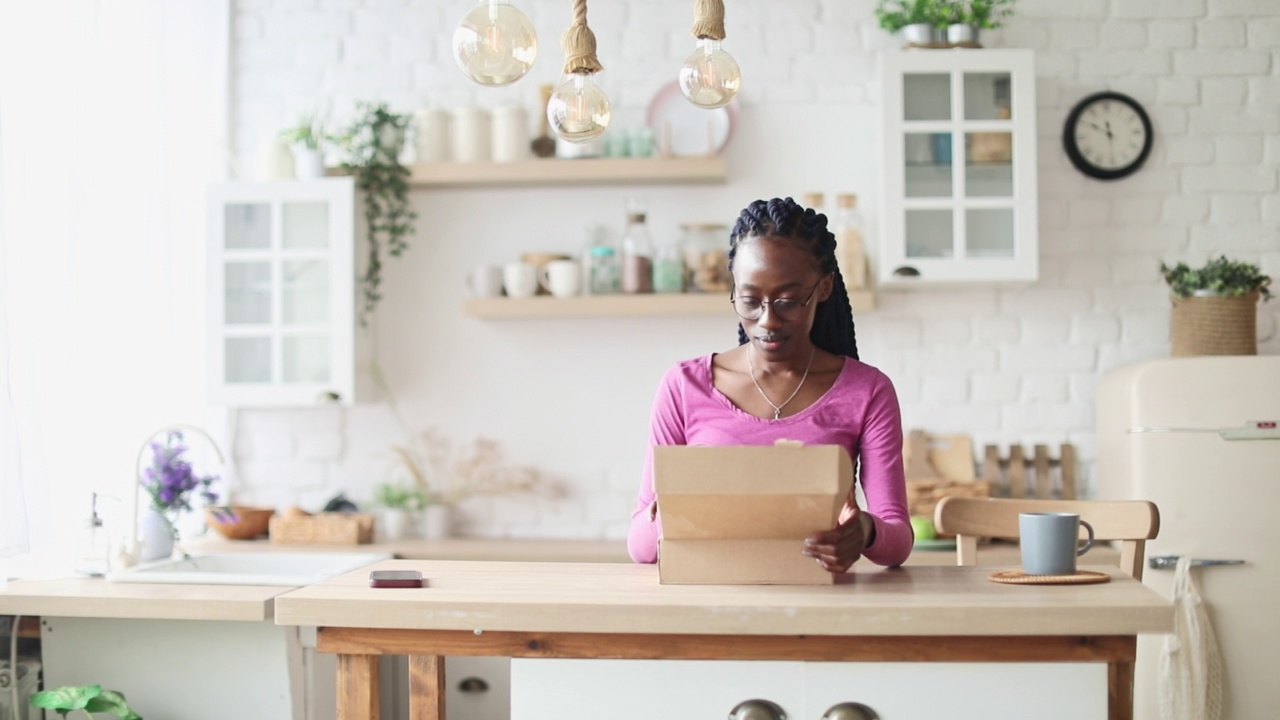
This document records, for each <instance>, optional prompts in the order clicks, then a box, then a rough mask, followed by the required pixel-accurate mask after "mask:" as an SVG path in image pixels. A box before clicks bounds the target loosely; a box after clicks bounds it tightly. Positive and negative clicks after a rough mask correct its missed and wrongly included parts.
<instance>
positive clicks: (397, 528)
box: [378, 508, 409, 540]
mask: <svg viewBox="0 0 1280 720" xmlns="http://www.w3.org/2000/svg"><path fill="white" fill-rule="evenodd" d="M408 527H409V511H408V510H399V509H395V508H386V509H384V510H383V511H382V513H381V514H380V515H379V517H378V535H379V536H380V537H381V538H382V539H383V540H399V539H401V538H403V537H404V535H405V530H406V529H407V528H408Z"/></svg>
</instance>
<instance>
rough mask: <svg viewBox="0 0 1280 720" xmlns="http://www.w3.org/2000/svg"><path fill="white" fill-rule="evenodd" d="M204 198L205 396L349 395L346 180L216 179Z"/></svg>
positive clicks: (350, 204) (260, 399) (265, 400)
mask: <svg viewBox="0 0 1280 720" xmlns="http://www.w3.org/2000/svg"><path fill="white" fill-rule="evenodd" d="M208 205H209V219H208V227H209V238H208V248H209V252H208V259H209V267H208V288H209V301H208V308H209V312H208V321H207V326H208V328H207V333H206V338H207V344H208V358H209V360H208V372H209V390H210V402H211V403H213V404H217V405H230V406H276V407H281V406H284V407H298V406H308V405H314V404H316V403H317V402H333V401H335V400H336V401H338V402H348V403H349V402H352V401H353V400H354V398H353V396H354V394H355V352H356V348H355V325H354V323H355V320H354V315H355V303H354V282H355V267H354V252H355V225H354V205H355V189H354V185H353V181H352V179H351V178H331V179H324V180H313V181H284V182H255V183H249V182H232V183H220V184H217V185H214V186H212V187H211V188H210V189H209V194H208Z"/></svg>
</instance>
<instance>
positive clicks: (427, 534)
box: [418, 505, 452, 540]
mask: <svg viewBox="0 0 1280 720" xmlns="http://www.w3.org/2000/svg"><path fill="white" fill-rule="evenodd" d="M451 523H452V516H451V513H450V510H449V506H448V505H428V506H426V507H425V508H423V510H422V519H421V520H419V521H418V534H419V535H421V536H422V537H423V538H425V539H427V540H441V539H443V538H447V537H449V532H450V530H451V529H452V528H451Z"/></svg>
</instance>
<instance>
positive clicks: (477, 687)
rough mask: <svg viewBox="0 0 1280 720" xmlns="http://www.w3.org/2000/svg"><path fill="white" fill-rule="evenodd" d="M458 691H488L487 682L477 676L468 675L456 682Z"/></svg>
mask: <svg viewBox="0 0 1280 720" xmlns="http://www.w3.org/2000/svg"><path fill="white" fill-rule="evenodd" d="M458 691H459V692H464V693H482V692H489V683H487V682H485V681H484V680H481V679H480V678H478V677H469V678H465V679H463V680H462V681H461V682H459V683H458Z"/></svg>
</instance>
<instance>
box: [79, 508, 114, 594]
mask: <svg viewBox="0 0 1280 720" xmlns="http://www.w3.org/2000/svg"><path fill="white" fill-rule="evenodd" d="M90 508H91V509H90V514H89V519H88V520H86V521H85V524H84V529H83V530H82V531H81V535H80V537H79V538H78V539H77V541H76V567H75V570H76V572H77V573H79V574H81V575H89V576H91V577H101V576H103V575H106V574H107V570H108V569H109V567H108V558H109V557H110V549H111V547H110V540H109V539H108V537H107V530H106V528H104V527H103V526H102V518H101V517H99V516H98V493H93V503H92V505H91V506H90Z"/></svg>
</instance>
